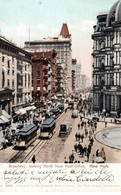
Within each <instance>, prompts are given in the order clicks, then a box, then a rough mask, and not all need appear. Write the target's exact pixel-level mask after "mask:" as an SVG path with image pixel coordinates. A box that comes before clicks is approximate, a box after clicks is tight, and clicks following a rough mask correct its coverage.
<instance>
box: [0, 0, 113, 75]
mask: <svg viewBox="0 0 121 195" xmlns="http://www.w3.org/2000/svg"><path fill="white" fill-rule="evenodd" d="M115 2H116V0H0V8H1V9H0V34H1V35H2V36H4V37H6V38H7V39H9V40H11V41H13V42H14V43H16V44H17V45H18V46H20V47H23V46H24V42H25V41H29V31H30V40H31V41H33V40H42V39H43V38H46V37H54V36H58V35H59V34H60V31H61V28H62V24H63V23H67V25H68V29H69V33H70V34H71V35H72V57H73V58H76V59H77V62H78V63H81V65H82V74H86V75H87V76H88V77H89V78H90V79H91V72H92V57H91V53H92V46H93V41H92V39H91V35H92V34H93V26H94V25H95V24H96V18H97V15H98V14H99V13H101V12H108V11H109V10H110V8H111V7H112V5H113V4H114V3H115ZM29 29H30V30H29Z"/></svg>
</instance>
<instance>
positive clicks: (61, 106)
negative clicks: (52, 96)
mask: <svg viewBox="0 0 121 195" xmlns="http://www.w3.org/2000/svg"><path fill="white" fill-rule="evenodd" d="M57 107H58V108H59V112H60V113H62V112H63V111H64V104H58V106H57Z"/></svg>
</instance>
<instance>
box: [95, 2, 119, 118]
mask: <svg viewBox="0 0 121 195" xmlns="http://www.w3.org/2000/svg"><path fill="white" fill-rule="evenodd" d="M92 39H93V42H94V45H93V53H92V55H93V100H94V101H93V107H94V110H97V111H101V112H106V113H109V114H111V115H112V114H113V115H118V116H120V113H121V1H120V0H119V1H117V2H116V3H115V4H114V5H113V6H112V7H111V9H110V10H109V12H108V13H102V14H99V15H98V16H97V24H96V25H95V26H94V34H93V35H92Z"/></svg>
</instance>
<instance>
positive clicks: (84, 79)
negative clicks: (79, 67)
mask: <svg viewBox="0 0 121 195" xmlns="http://www.w3.org/2000/svg"><path fill="white" fill-rule="evenodd" d="M81 83H82V84H81V89H82V90H85V89H88V88H89V87H90V80H89V78H88V77H87V75H85V74H82V75H81Z"/></svg>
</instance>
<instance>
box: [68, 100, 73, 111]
mask: <svg viewBox="0 0 121 195" xmlns="http://www.w3.org/2000/svg"><path fill="white" fill-rule="evenodd" d="M68 108H70V109H73V108H74V101H70V102H69V103H68Z"/></svg>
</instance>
